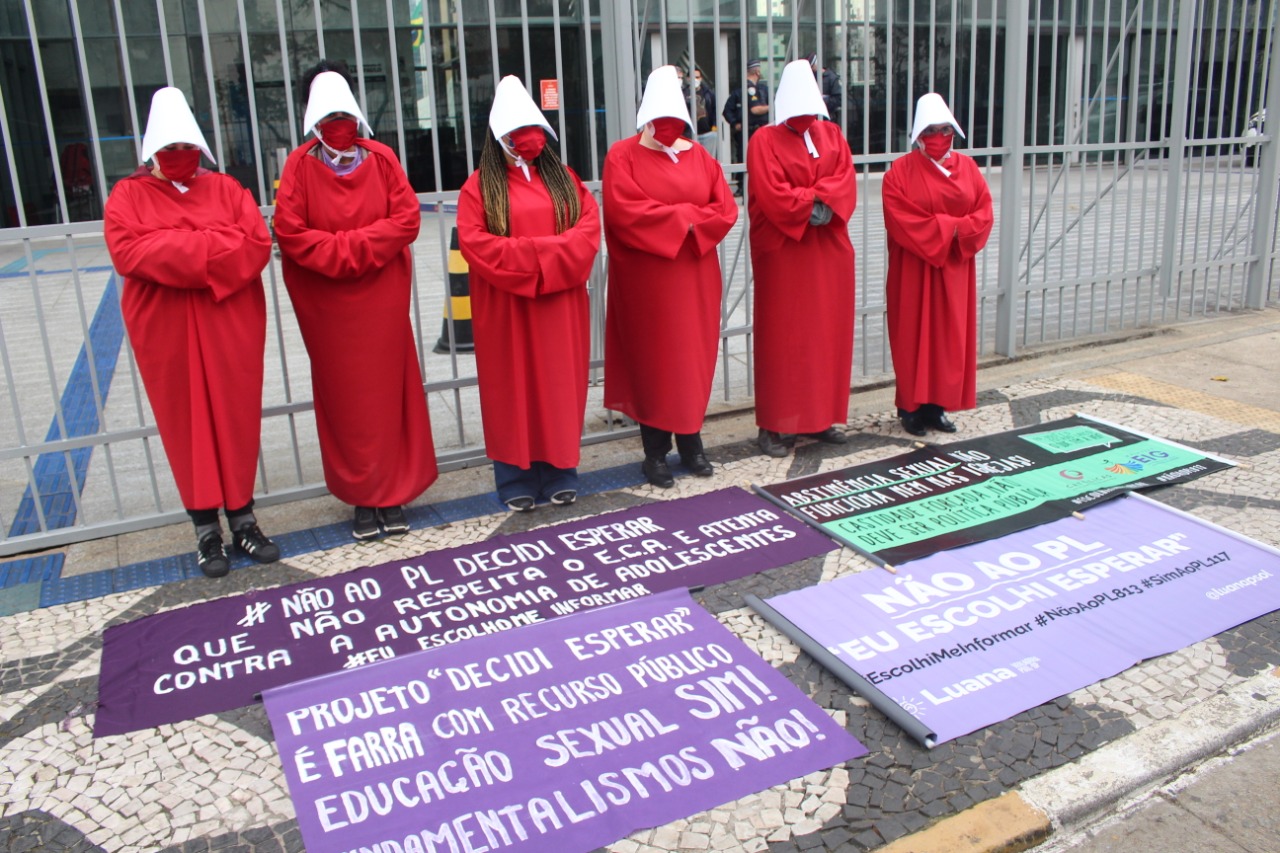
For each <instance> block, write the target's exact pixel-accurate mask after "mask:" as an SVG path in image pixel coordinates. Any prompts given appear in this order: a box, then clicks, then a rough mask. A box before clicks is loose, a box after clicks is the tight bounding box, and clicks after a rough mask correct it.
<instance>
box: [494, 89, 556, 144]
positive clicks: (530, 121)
mask: <svg viewBox="0 0 1280 853" xmlns="http://www.w3.org/2000/svg"><path fill="white" fill-rule="evenodd" d="M535 124H536V125H537V126H538V127H541V128H542V129H543V130H545V131H546V132H547V133H549V134H551V138H552V139H557V140H558V139H559V138H560V137H558V136H556V132H555V131H554V130H552V129H551V124H550V123H549V122H548V121H547V117H546V116H544V115H543V114H542V110H540V109H538V105H537V104H535V103H534V102H533V98H531V97H529V93H528V91H526V90H525V88H524V84H523V83H521V82H520V78H519V77H516V76H515V75H514V74H508V75H507V76H506V77H503V78H502V79H501V80H500V81H498V88H497V90H496V91H494V93H493V106H492V107H490V108H489V130H490V132H492V133H493V136H494V138H495V139H497V140H501V139H502V137H504V136H506V135H507V134H508V133H510V132H511V131H513V130H515V129H517V128H520V127H529V126H530V125H535Z"/></svg>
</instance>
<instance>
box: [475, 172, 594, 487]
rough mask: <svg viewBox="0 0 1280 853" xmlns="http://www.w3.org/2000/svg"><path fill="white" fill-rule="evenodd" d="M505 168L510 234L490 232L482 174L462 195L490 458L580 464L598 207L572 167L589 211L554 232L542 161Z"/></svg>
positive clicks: (526, 464)
mask: <svg viewBox="0 0 1280 853" xmlns="http://www.w3.org/2000/svg"><path fill="white" fill-rule="evenodd" d="M529 175H530V176H531V178H532V180H525V177H524V173H523V172H522V171H521V170H520V169H518V168H516V167H515V166H511V165H508V166H507V192H508V199H509V202H510V206H509V210H510V220H509V225H508V232H509V233H508V236H506V237H499V236H496V235H494V234H491V233H489V229H488V228H487V227H486V225H485V219H484V202H483V201H482V200H481V196H480V173H479V172H478V171H477V172H475V173H473V174H472V175H471V177H469V178H468V179H467V182H466V183H465V184H463V187H462V191H461V193H460V194H459V196H458V248H459V249H460V250H461V251H462V256H463V257H464V258H465V259H466V260H467V263H468V264H469V265H470V268H471V271H470V284H471V312H472V318H471V323H472V331H473V333H474V335H475V340H476V372H477V374H478V376H479V381H480V415H481V419H482V421H483V422H484V439H485V449H486V452H487V453H488V454H489V458H490V459H493V460H496V461H498V462H505V463H507V464H508V465H515V466H517V467H520V468H528V467H529V466H530V463H532V462H535V461H536V462H546V463H548V464H550V465H553V466H555V467H556V468H574V467H576V466H577V464H578V459H579V455H580V441H581V435H582V417H583V414H584V413H585V412H586V408H587V366H588V361H589V358H590V347H591V320H590V312H589V309H590V302H589V299H588V295H587V278H588V277H589V276H590V274H591V265H592V263H593V262H594V261H595V257H596V252H597V251H598V250H599V248H600V216H599V208H598V206H597V205H596V202H595V199H594V198H592V196H591V193H590V192H589V191H588V190H587V188H586V187H585V186H583V184H582V181H580V180H579V179H578V176H577V175H575V174H573V172H572V170H571V171H570V176H571V177H572V179H573V183H574V186H576V187H577V189H578V200H579V202H580V204H581V207H582V213H581V215H580V216H579V217H578V221H577V223H575V224H574V225H572V226H571V227H570V228H568V229H567V230H566V231H564V232H563V233H560V234H557V233H556V220H555V211H554V208H553V207H552V204H551V196H550V194H549V193H548V192H547V188H546V185H544V184H543V183H542V178H541V177H540V176H539V175H538V169H537V167H535V166H532V165H531V166H529Z"/></svg>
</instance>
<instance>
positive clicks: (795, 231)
mask: <svg viewBox="0 0 1280 853" xmlns="http://www.w3.org/2000/svg"><path fill="white" fill-rule="evenodd" d="M785 132H786V133H791V132H792V131H790V130H786V131H785ZM775 135H776V131H775V132H773V133H771V132H770V128H763V129H762V130H760V131H758V132H757V133H756V135H755V136H754V137H752V139H751V141H750V143H748V145H747V175H748V176H749V177H750V191H751V195H752V196H753V197H754V198H755V200H756V202H757V204H758V205H759V207H760V209H761V210H763V211H764V214H765V217H766V218H767V219H768V220H769V222H770V223H772V225H773V227H774V228H776V229H778V231H779V232H781V233H782V235H783V236H784V237H787V238H788V239H790V240H799V239H800V238H801V237H803V236H804V232H805V229H806V228H808V227H809V215H810V214H811V213H813V200H814V198H815V197H816V196H815V193H814V191H813V188H812V187H795V186H792V185H791V183H790V181H789V180H788V179H787V173H786V170H785V169H783V168H782V162H781V161H780V160H779V154H780V152H778V151H777V150H775V145H774V136H775ZM799 150H800V152H801V153H803V154H804V156H805V157H808V156H809V152H808V151H806V150H805V149H804V147H803V146H801V148H800V149H799Z"/></svg>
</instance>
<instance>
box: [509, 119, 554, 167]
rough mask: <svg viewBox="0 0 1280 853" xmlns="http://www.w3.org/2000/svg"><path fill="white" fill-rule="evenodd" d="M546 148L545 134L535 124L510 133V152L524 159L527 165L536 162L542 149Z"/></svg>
mask: <svg viewBox="0 0 1280 853" xmlns="http://www.w3.org/2000/svg"><path fill="white" fill-rule="evenodd" d="M546 147H547V134H546V133H545V132H544V131H543V129H542V128H541V127H539V126H538V125H536V124H531V125H529V126H528V127H521V128H517V129H516V130H513V131H511V150H512V151H514V152H516V153H517V154H519V155H520V156H521V157H522V158H524V160H525V162H527V163H532V162H533V161H534V160H537V159H538V155H539V154H541V153H542V149H543V148H546Z"/></svg>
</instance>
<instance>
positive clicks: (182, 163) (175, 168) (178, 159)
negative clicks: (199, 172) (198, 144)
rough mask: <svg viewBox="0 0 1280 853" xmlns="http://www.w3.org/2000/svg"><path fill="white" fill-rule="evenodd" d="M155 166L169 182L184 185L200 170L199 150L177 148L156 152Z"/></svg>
mask: <svg viewBox="0 0 1280 853" xmlns="http://www.w3.org/2000/svg"><path fill="white" fill-rule="evenodd" d="M156 165H157V166H159V167H160V172H161V173H162V174H163V175H164V176H165V177H166V178H168V179H169V180H171V181H176V182H177V183H180V184H185V183H186V182H187V181H189V180H191V176H192V175H194V174H195V173H196V169H198V168H200V149H199V148H179V149H175V150H170V151H157V152H156Z"/></svg>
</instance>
